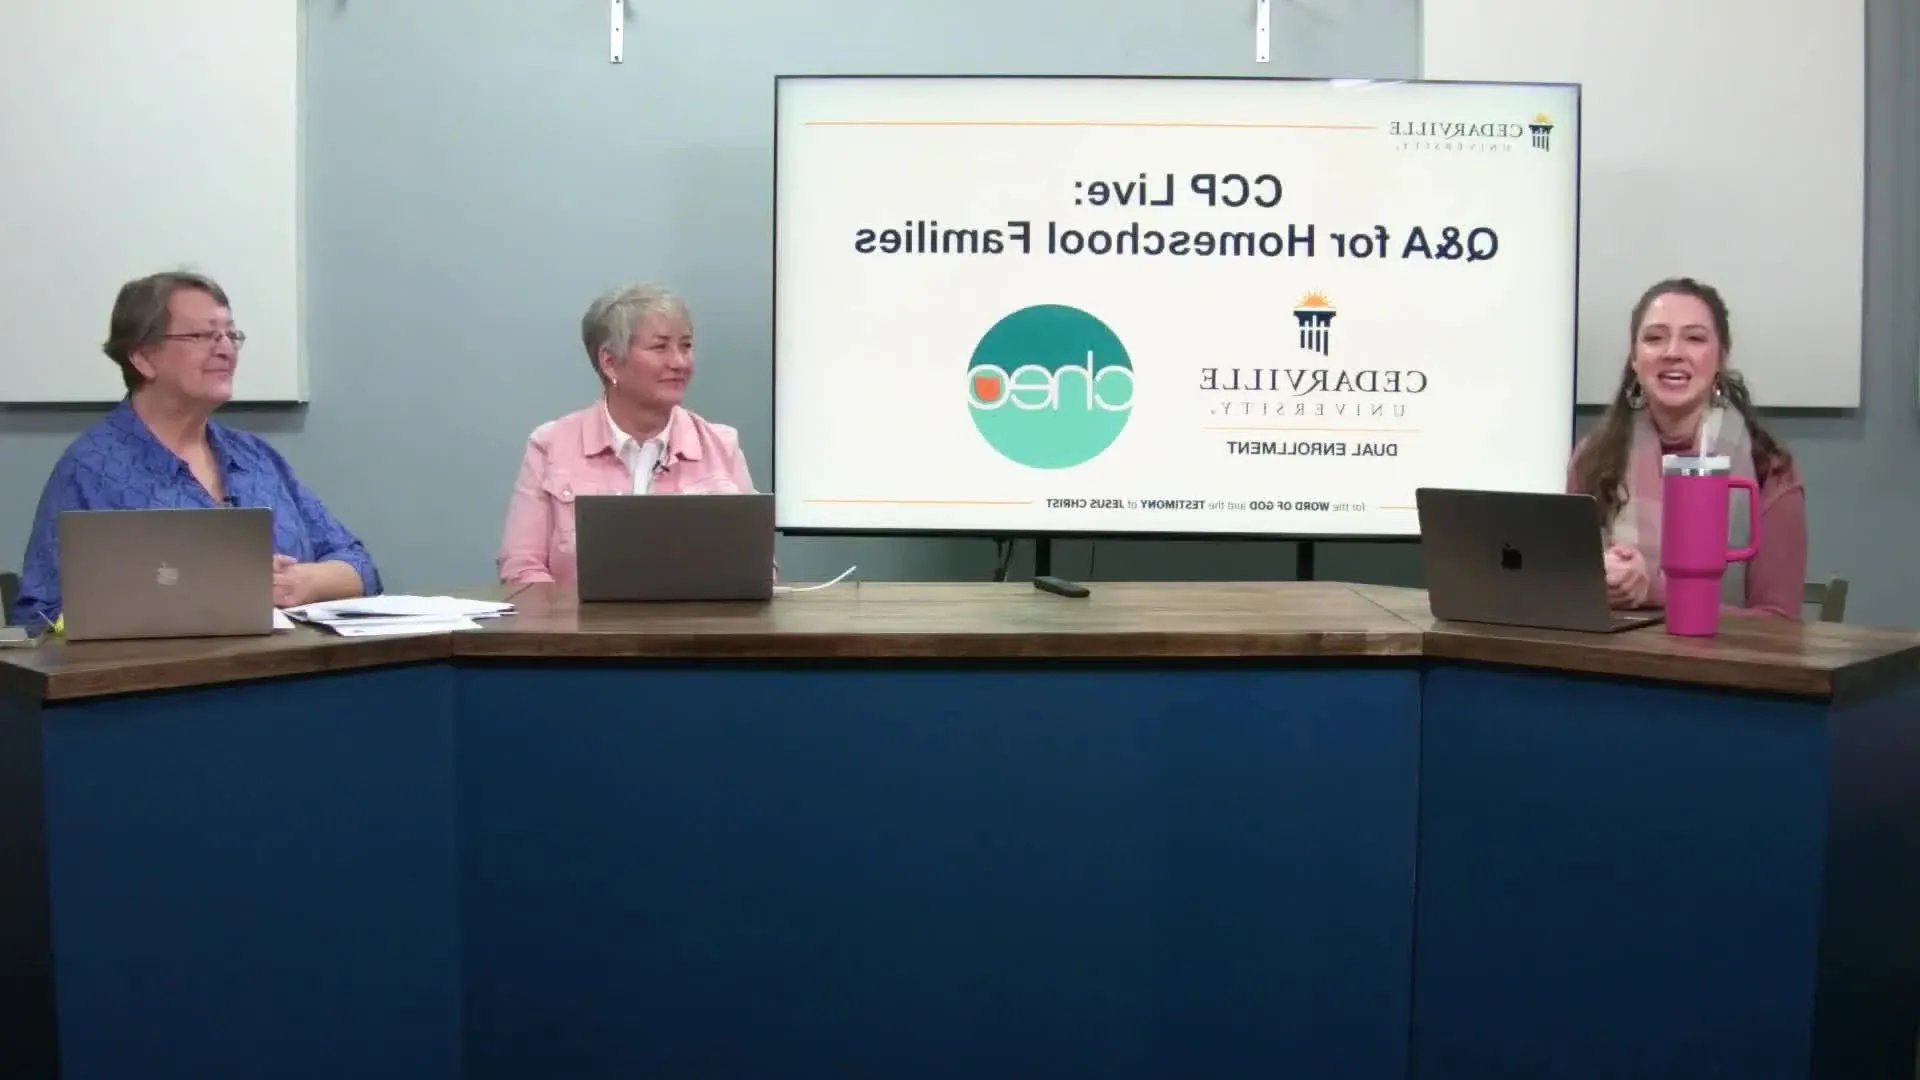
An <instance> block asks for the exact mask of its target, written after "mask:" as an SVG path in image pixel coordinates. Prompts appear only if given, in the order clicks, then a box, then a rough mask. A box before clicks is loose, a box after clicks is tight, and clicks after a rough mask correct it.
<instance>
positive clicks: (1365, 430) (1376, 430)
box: [1200, 427, 1420, 435]
mask: <svg viewBox="0 0 1920 1080" xmlns="http://www.w3.org/2000/svg"><path fill="white" fill-rule="evenodd" d="M1200 430H1201V431H1293V432H1303V433H1304V432H1318V433H1321V434H1333V435H1418V434H1419V433H1420V429H1419V428H1397V427H1204V428H1201V429H1200Z"/></svg>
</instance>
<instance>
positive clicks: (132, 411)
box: [12, 272, 380, 630]
mask: <svg viewBox="0 0 1920 1080" xmlns="http://www.w3.org/2000/svg"><path fill="white" fill-rule="evenodd" d="M230 307H231V305H230V304H229V303H228V301H227V294H226V292H225V291H224V290H223V289H221V288H220V286H219V284H218V283H216V282H215V281H213V279H211V278H208V277H204V276H201V275H199V274H190V273H181V272H173V273H162V274H153V275H150V276H148V277H143V278H140V279H138V280H136V281H130V282H128V283H127V284H125V285H123V286H121V287H120V295H119V296H118V297H117V298H115V300H114V302H113V316H112V319H111V321H110V324H109V327H108V332H107V343H106V346H105V351H106V354H107V356H108V357H109V358H111V359H112V360H113V362H114V363H115V364H118V365H119V367H120V374H121V377H122V378H123V379H124V380H125V381H126V384H127V396H126V398H125V399H124V400H122V401H121V402H120V404H119V405H117V406H115V407H114V409H113V411H112V412H110V413H108V414H107V415H106V416H105V417H103V418H101V419H100V420H99V421H97V422H96V423H94V425H93V426H92V427H89V428H88V429H87V430H85V431H83V432H81V433H80V437H79V438H77V439H75V440H74V441H73V445H71V446H69V447H67V452H66V453H64V454H62V455H61V456H60V460H59V461H58V462H57V463H55V465H54V467H53V475H52V476H49V477H48V478H47V486H46V487H45V488H44V489H43V490H42V491H41V493H40V506H39V509H38V510H36V511H35V513H34V518H33V532H32V533H31V535H30V536H29V537H28V539H27V555H26V559H25V560H24V563H23V565H22V566H21V573H20V595H19V599H18V600H17V601H16V602H15V604H14V607H13V612H12V615H13V622H15V623H16V624H18V625H21V626H25V627H28V628H29V629H32V630H44V629H46V628H47V627H49V626H51V625H53V623H54V621H55V620H57V619H58V618H59V617H60V547H59V544H58V543H57V541H56V539H55V526H56V523H57V522H58V520H59V515H60V512H61V511H63V510H159V509H171V508H195V507H199V508H209V509H210V508H214V507H221V506H257V507H267V508H269V509H271V510H272V511H273V549H274V552H275V554H274V557H273V567H274V574H273V594H274V595H273V602H274V605H275V606H277V607H294V606H297V605H300V604H308V603H313V602H315V601H319V600H337V599H343V598H346V597H351V596H370V595H373V594H375V593H378V592H379V591H380V574H379V571H378V570H376V569H375V568H374V565H373V558H372V557H371V556H370V555H368V554H367V549H366V546H365V545H364V544H362V543H361V542H360V540H359V538H357V537H355V536H354V535H353V533H351V532H349V531H348V530H347V528H346V526H344V525H342V524H340V522H339V521H337V520H336V519H335V518H334V516H333V515H332V514H330V513H328V512H327V508H326V506H324V505H323V504H322V503H321V502H320V499H319V497H318V496H316V495H314V493H313V492H311V491H309V490H308V489H307V487H306V485H304V484H302V483H301V482H300V481H299V480H298V479H296V478H295V477H294V475H293V469H292V468H290V467H289V466H288V465H287V462H286V459H285V458H283V457H281V456H280V455H279V453H278V452H277V451H275V450H274V449H273V447H271V446H268V445H267V443H266V441H265V440H264V439H261V438H260V437H259V436H258V435H254V434H251V433H249V432H245V431H236V430H234V429H233V428H230V427H226V426H225V425H222V424H218V423H215V422H214V420H213V419H212V417H213V412H214V410H215V409H218V408H219V407H220V406H222V405H224V404H226V403H227V401H228V400H229V399H231V398H232V397H233V373H234V369H235V367H236V366H237V365H238V363H239V360H240V349H241V346H242V345H244V344H245V343H246V340H247V336H246V335H245V334H243V333H241V332H240V331H239V330H237V329H235V328H234V325H233V314H232V312H231V310H230Z"/></svg>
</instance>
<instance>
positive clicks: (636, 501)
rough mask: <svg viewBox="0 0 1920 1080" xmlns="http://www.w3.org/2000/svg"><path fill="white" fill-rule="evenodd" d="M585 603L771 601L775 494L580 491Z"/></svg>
mask: <svg viewBox="0 0 1920 1080" xmlns="http://www.w3.org/2000/svg"><path fill="white" fill-rule="evenodd" d="M573 513H574V525H573V529H574V557H575V559H576V561H577V563H578V576H579V586H578V587H579V592H580V601H581V603H599V602H615V603H625V602H632V601H648V600H771V599H772V598H773V496H772V495H767V494H750V495H579V496H576V497H575V498H574V500H573Z"/></svg>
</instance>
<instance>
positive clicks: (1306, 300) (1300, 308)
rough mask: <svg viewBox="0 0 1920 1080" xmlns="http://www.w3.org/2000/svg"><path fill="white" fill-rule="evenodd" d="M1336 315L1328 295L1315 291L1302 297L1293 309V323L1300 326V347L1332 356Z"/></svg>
mask: <svg viewBox="0 0 1920 1080" xmlns="http://www.w3.org/2000/svg"><path fill="white" fill-rule="evenodd" d="M1335 314H1336V312H1335V311H1334V310H1333V302H1332V301H1330V300H1328V299H1327V294H1326V293H1323V292H1321V291H1319V290H1318V289H1315V290H1314V291H1313V292H1310V293H1308V294H1307V295H1305V296H1303V297H1301V298H1300V302H1299V303H1298V304H1296V305H1294V308H1293V321H1294V322H1296V323H1299V324H1300V347H1301V348H1303V349H1308V350H1311V351H1313V352H1317V353H1319V354H1320V355H1321V356H1328V355H1331V354H1332V352H1333V317H1334V315H1335Z"/></svg>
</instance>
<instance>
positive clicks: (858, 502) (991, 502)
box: [800, 499, 1033, 506]
mask: <svg viewBox="0 0 1920 1080" xmlns="http://www.w3.org/2000/svg"><path fill="white" fill-rule="evenodd" d="M800 501H801V502H804V503H824V504H826V505H829V506H1031V505H1033V500H1032V499H802V500H800Z"/></svg>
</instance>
